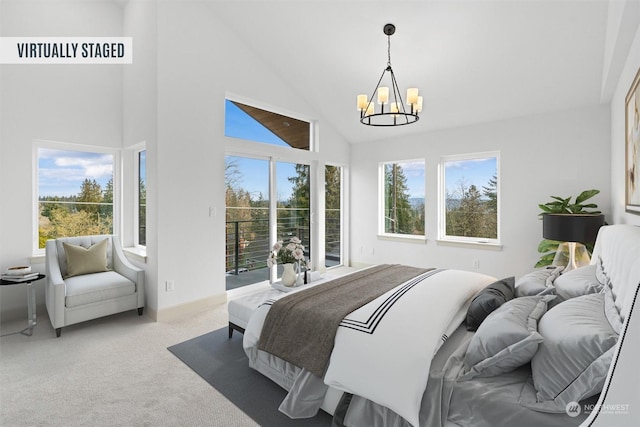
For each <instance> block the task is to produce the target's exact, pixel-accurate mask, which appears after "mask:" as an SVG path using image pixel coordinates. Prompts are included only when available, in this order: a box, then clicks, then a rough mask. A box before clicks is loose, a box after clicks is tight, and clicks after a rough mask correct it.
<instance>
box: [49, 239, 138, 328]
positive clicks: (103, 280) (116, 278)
mask: <svg viewBox="0 0 640 427" xmlns="http://www.w3.org/2000/svg"><path fill="white" fill-rule="evenodd" d="M103 240H107V244H106V245H107V246H106V262H105V260H104V258H102V259H100V256H104V255H103V254H104V252H96V253H98V254H99V255H96V254H93V258H92V259H88V258H87V262H86V263H85V262H82V261H83V260H84V258H82V257H83V256H84V255H83V254H82V252H83V251H85V249H89V248H94V249H99V250H101V251H102V250H104V248H103V247H102V246H100V247H98V246H97V245H98V244H102V241H103ZM65 244H66V245H76V246H75V247H70V246H67V249H69V252H70V254H67V253H66V252H65ZM94 245H95V246H94ZM77 246H81V247H82V248H85V249H82V248H78V247H77ZM78 251H80V254H79V255H76V254H77V253H78ZM45 252H46V257H45V258H46V260H45V263H46V274H47V278H46V284H45V302H46V306H47V312H48V313H49V319H50V320H51V325H52V326H53V328H54V329H55V330H56V336H57V337H60V334H61V333H62V328H63V327H65V326H69V325H73V324H75V323H80V322H84V321H86V320H91V319H96V318H98V317H103V316H108V315H110V314H115V313H120V312H123V311H127V310H133V309H134V308H137V309H138V315H142V312H143V309H144V270H142V269H140V268H137V267H135V266H134V265H133V264H131V263H130V262H129V261H128V260H127V259H126V257H125V255H124V252H123V251H122V247H121V245H120V239H119V237H118V236H115V235H96V236H80V237H64V238H59V239H54V240H48V241H47V243H46V246H45ZM86 252H93V249H92V250H89V251H86ZM68 255H73V261H72V262H73V263H74V264H73V269H71V268H69V267H71V265H68V264H67V261H68ZM96 256H98V259H97V260H98V262H99V263H102V268H98V269H97V272H93V271H92V270H95V269H94V268H91V267H88V265H89V264H91V262H89V261H95V259H96ZM78 261H80V263H78ZM78 267H79V268H78ZM70 270H73V271H70Z"/></svg>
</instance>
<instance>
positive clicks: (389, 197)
mask: <svg viewBox="0 0 640 427" xmlns="http://www.w3.org/2000/svg"><path fill="white" fill-rule="evenodd" d="M384 171H385V231H386V232H388V233H398V234H413V233H414V232H415V230H414V228H415V227H414V226H415V221H414V218H413V217H414V211H413V209H412V208H411V203H410V202H409V187H408V186H407V178H406V176H405V175H404V171H403V170H402V166H400V165H398V164H396V163H393V164H387V165H385V167H384Z"/></svg>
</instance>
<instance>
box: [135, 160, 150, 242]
mask: <svg viewBox="0 0 640 427" xmlns="http://www.w3.org/2000/svg"><path fill="white" fill-rule="evenodd" d="M137 154H138V156H137V157H138V163H137V171H138V191H137V193H138V197H137V200H136V201H137V203H136V206H137V221H138V222H137V227H136V228H137V230H138V232H137V234H136V236H137V239H138V240H137V245H138V246H147V150H140V151H138V153H137Z"/></svg>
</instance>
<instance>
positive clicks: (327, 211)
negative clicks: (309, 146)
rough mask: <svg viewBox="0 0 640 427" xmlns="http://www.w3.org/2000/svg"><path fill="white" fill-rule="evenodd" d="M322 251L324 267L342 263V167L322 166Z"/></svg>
mask: <svg viewBox="0 0 640 427" xmlns="http://www.w3.org/2000/svg"><path fill="white" fill-rule="evenodd" d="M324 188H325V196H324V197H325V198H324V252H325V255H324V257H325V259H324V265H325V267H333V266H336V265H341V264H342V168H341V167H340V166H331V165H327V166H325V168H324Z"/></svg>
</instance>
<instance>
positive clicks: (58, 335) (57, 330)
mask: <svg viewBox="0 0 640 427" xmlns="http://www.w3.org/2000/svg"><path fill="white" fill-rule="evenodd" d="M61 334H62V328H56V338H60V335H61Z"/></svg>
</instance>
